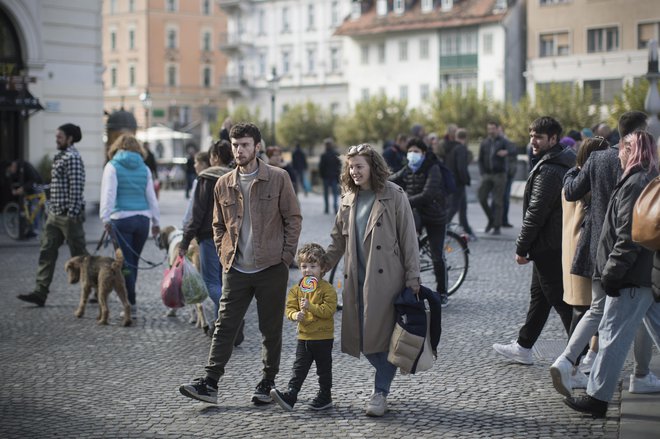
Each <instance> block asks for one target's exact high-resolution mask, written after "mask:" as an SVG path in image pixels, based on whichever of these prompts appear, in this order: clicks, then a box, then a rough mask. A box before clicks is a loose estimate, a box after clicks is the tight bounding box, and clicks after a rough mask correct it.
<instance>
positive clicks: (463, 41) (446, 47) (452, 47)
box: [440, 29, 478, 56]
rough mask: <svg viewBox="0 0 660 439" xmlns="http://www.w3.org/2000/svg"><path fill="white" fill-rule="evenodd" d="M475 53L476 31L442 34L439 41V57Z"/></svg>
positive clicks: (476, 48) (476, 50)
mask: <svg viewBox="0 0 660 439" xmlns="http://www.w3.org/2000/svg"><path fill="white" fill-rule="evenodd" d="M477 52H478V47H477V31H476V30H474V29H465V30H460V31H451V32H443V34H442V36H441V40H440V55H443V56H446V55H472V54H476V53H477Z"/></svg>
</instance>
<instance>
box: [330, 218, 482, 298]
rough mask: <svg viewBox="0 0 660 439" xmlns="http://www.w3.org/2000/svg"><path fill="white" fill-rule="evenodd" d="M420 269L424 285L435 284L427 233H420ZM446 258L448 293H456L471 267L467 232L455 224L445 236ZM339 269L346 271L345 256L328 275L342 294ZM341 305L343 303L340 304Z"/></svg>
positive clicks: (450, 226) (331, 282)
mask: <svg viewBox="0 0 660 439" xmlns="http://www.w3.org/2000/svg"><path fill="white" fill-rule="evenodd" d="M417 239H418V243H419V269H420V276H421V279H420V280H421V283H422V285H435V274H434V273H433V261H432V259H431V247H430V244H429V240H428V236H426V233H422V234H421V235H419V237H418V238H417ZM444 251H445V260H446V269H447V295H448V296H451V295H452V294H454V293H455V292H456V291H458V289H459V288H460V286H461V285H462V284H463V282H464V281H465V278H466V277H467V272H468V267H469V254H470V249H469V247H468V237H467V234H465V233H463V232H462V231H460V230H459V229H458V226H457V225H455V224H450V225H449V227H448V229H447V236H446V238H445V248H444ZM337 271H339V272H340V273H343V272H344V258H343V257H342V258H341V259H340V260H339V262H338V263H337V265H335V266H334V267H333V268H332V270H330V274H329V276H328V282H329V283H330V284H332V286H334V287H335V288H336V289H337V293H338V295H339V296H341V290H342V288H343V286H342V285H343V284H342V279H343V276H340V277H339V279H337V282H336V283H335V282H334V281H335V275H336V274H337ZM339 306H340V307H341V305H339Z"/></svg>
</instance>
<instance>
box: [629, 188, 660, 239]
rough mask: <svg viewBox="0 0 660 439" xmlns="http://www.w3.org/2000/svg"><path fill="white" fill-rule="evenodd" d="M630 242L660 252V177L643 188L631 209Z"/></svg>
mask: <svg viewBox="0 0 660 439" xmlns="http://www.w3.org/2000/svg"><path fill="white" fill-rule="evenodd" d="M632 240H633V241H634V242H636V243H638V244H640V245H642V246H644V247H646V248H648V249H650V250H660V176H658V177H656V178H654V179H653V180H651V182H650V183H649V184H648V185H647V186H646V187H645V188H644V190H643V191H642V193H641V194H640V195H639V198H638V199H637V201H636V202H635V207H634V208H633V223H632Z"/></svg>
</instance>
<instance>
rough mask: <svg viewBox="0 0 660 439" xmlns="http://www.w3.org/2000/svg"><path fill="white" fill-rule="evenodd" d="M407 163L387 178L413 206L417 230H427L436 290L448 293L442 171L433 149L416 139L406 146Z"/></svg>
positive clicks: (445, 218)
mask: <svg viewBox="0 0 660 439" xmlns="http://www.w3.org/2000/svg"><path fill="white" fill-rule="evenodd" d="M407 151H408V153H407V155H406V158H407V160H408V164H407V165H406V166H404V167H403V168H402V169H401V170H400V171H399V172H397V173H396V174H394V175H392V176H390V181H392V182H394V183H396V184H398V185H399V186H401V187H402V188H403V190H405V191H406V194H407V195H408V201H410V207H412V209H413V215H414V217H415V226H416V228H417V231H418V232H419V231H420V230H421V228H422V227H424V228H425V229H426V233H427V235H428V238H429V244H430V247H431V259H432V261H433V272H434V274H435V280H436V282H437V290H436V291H438V293H440V295H441V296H443V297H445V296H446V294H447V269H446V267H445V259H444V246H445V234H446V232H447V209H446V201H445V198H446V196H445V189H444V184H443V179H442V171H441V170H440V167H439V165H438V163H437V161H438V159H437V158H436V156H435V154H434V153H433V152H428V146H427V145H426V143H424V141H422V140H421V139H418V138H412V139H410V140H409V141H408V145H407Z"/></svg>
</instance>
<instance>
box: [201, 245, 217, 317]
mask: <svg viewBox="0 0 660 439" xmlns="http://www.w3.org/2000/svg"><path fill="white" fill-rule="evenodd" d="M199 259H200V262H201V265H202V267H201V268H202V277H203V278H204V283H205V284H206V288H208V290H209V297H210V298H211V300H212V301H213V304H214V305H215V314H214V316H215V318H216V319H217V318H218V311H219V310H220V296H221V295H222V266H221V265H220V259H219V258H218V253H217V252H216V250H215V242H213V239H212V238H208V239H202V241H201V242H200V243H199Z"/></svg>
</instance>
